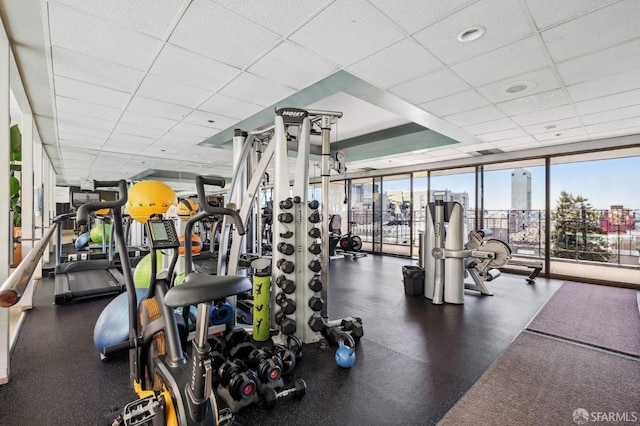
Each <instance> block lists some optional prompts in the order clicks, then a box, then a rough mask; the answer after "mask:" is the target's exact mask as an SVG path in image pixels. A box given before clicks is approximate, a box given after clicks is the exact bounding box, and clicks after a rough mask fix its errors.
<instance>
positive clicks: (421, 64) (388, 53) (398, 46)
mask: <svg viewBox="0 0 640 426" xmlns="http://www.w3.org/2000/svg"><path fill="white" fill-rule="evenodd" d="M439 68H442V63H440V61H438V60H437V59H436V58H435V57H434V56H433V55H432V54H431V53H429V52H427V50H426V49H425V48H423V47H422V46H420V45H419V44H418V43H416V42H415V41H414V40H412V39H411V38H406V39H403V40H401V41H399V42H398V43H395V44H393V45H391V46H389V47H387V48H385V49H382V50H381V51H379V52H376V53H374V54H373V55H371V56H369V57H367V58H365V59H363V60H361V61H359V62H356V63H355V64H353V65H351V66H349V67H348V68H347V71H349V72H350V73H352V74H353V75H356V76H358V77H360V78H362V79H363V80H366V81H368V82H369V83H371V84H374V85H376V86H378V87H382V88H385V89H386V88H389V87H391V86H394V85H397V84H400V83H403V82H406V81H410V80H413V79H415V78H418V77H420V76H422V75H425V74H428V73H430V72H432V71H435V70H437V69H439Z"/></svg>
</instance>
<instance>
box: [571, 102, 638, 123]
mask: <svg viewBox="0 0 640 426" xmlns="http://www.w3.org/2000/svg"><path fill="white" fill-rule="evenodd" d="M637 102H640V98H638V99H637ZM634 117H636V118H637V119H638V124H640V105H633V106H629V107H626V108H617V109H612V110H609V111H603V112H598V113H595V114H587V115H583V116H582V122H583V123H584V124H585V125H591V124H599V123H606V122H608V121H616V120H624V119H627V118H634Z"/></svg>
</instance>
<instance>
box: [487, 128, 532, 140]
mask: <svg viewBox="0 0 640 426" xmlns="http://www.w3.org/2000/svg"><path fill="white" fill-rule="evenodd" d="M524 136H527V133H526V132H525V131H524V130H522V129H521V128H520V127H516V128H513V129H509V130H502V131H499V132H492V133H484V134H482V135H478V138H479V139H480V140H482V141H485V142H495V141H501V140H505V139H513V138H520V137H524Z"/></svg>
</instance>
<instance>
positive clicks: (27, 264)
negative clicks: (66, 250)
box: [0, 223, 60, 308]
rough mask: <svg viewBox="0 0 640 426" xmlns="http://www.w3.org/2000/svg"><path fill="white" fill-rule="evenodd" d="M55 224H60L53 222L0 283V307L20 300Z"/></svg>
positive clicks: (9, 305) (53, 230)
mask: <svg viewBox="0 0 640 426" xmlns="http://www.w3.org/2000/svg"><path fill="white" fill-rule="evenodd" d="M57 226H60V224H58V223H54V224H53V226H51V227H50V228H49V230H48V231H47V233H46V234H45V235H44V236H43V237H42V238H41V239H40V241H38V242H37V243H36V245H35V247H33V250H31V251H30V252H29V254H28V255H27V257H26V258H24V259H23V260H22V262H20V264H19V265H18V267H17V268H16V269H15V270H14V271H13V273H12V274H11V275H9V278H7V279H6V280H5V282H4V283H3V284H2V287H0V307H3V308H8V307H11V306H13V305H15V304H16V303H18V302H19V301H20V298H21V297H22V295H23V294H24V290H25V288H26V287H27V285H28V284H29V281H31V276H32V275H33V271H35V269H36V267H37V266H38V262H39V261H40V258H41V257H42V253H43V252H44V249H45V247H47V245H48V244H49V240H50V239H51V237H52V236H53V235H54V234H55V230H56V227H57Z"/></svg>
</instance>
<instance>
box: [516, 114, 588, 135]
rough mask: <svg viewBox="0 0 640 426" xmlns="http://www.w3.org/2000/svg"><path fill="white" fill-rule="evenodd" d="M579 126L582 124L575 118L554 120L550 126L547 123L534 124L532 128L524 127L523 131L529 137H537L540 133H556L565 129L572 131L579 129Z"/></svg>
mask: <svg viewBox="0 0 640 426" xmlns="http://www.w3.org/2000/svg"><path fill="white" fill-rule="evenodd" d="M581 126H582V122H581V121H580V120H579V119H578V118H577V117H576V118H567V119H564V120H555V121H554V122H553V123H551V124H549V123H547V124H534V125H532V126H526V127H524V130H525V131H526V132H527V133H529V134H531V135H537V134H540V133H548V132H551V131H553V132H556V133H558V132H560V131H562V130H565V129H572V128H575V127H581Z"/></svg>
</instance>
